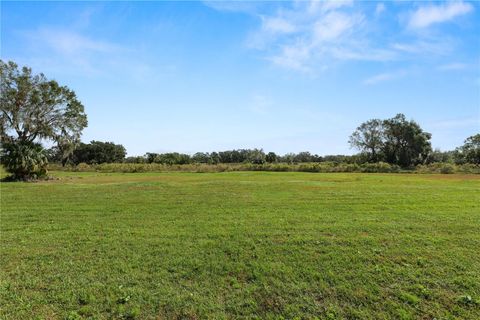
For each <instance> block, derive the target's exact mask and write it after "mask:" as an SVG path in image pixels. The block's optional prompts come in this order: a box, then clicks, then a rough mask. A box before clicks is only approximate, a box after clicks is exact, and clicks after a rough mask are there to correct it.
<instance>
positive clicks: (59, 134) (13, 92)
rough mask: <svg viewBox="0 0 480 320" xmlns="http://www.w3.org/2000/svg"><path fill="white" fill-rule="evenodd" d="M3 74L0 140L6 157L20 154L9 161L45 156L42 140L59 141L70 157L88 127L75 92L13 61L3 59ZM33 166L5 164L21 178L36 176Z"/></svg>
mask: <svg viewBox="0 0 480 320" xmlns="http://www.w3.org/2000/svg"><path fill="white" fill-rule="evenodd" d="M0 77H1V84H0V111H1V114H0V142H1V143H2V146H3V150H5V152H6V153H5V154H4V156H5V157H13V156H16V157H18V158H17V159H16V160H15V159H11V160H12V161H8V163H22V161H20V159H22V158H23V159H26V158H30V157H33V158H37V159H40V158H42V159H43V156H44V155H45V152H44V150H43V148H42V147H41V145H39V144H38V141H39V140H40V139H41V140H47V141H52V142H54V143H56V145H57V147H58V149H59V150H60V151H61V152H62V153H63V154H62V158H67V157H68V156H69V155H70V154H71V153H72V152H73V149H74V147H75V145H76V144H77V143H78V142H79V140H80V135H81V132H82V130H83V129H84V128H85V127H86V126H87V116H86V115H85V112H84V107H83V105H82V104H81V103H80V101H79V100H78V99H77V97H76V95H75V92H73V91H72V90H70V89H69V88H67V87H65V86H60V85H59V84H58V83H57V82H56V81H54V80H47V78H46V77H45V76H44V75H43V74H38V75H34V74H32V70H31V69H30V68H27V67H23V68H22V69H21V70H20V69H19V68H18V65H17V64H16V63H14V62H12V61H9V62H4V61H3V60H0ZM14 150H15V151H14ZM35 152H40V153H41V154H38V155H34V154H33V153H35ZM14 160H15V161H14ZM37 165H42V166H43V168H42V170H41V171H44V169H45V168H46V165H47V162H46V161H40V162H38V163H37ZM33 167H35V166H33ZM33 167H32V166H26V167H25V168H20V167H18V166H16V165H15V166H12V167H10V166H9V165H8V164H6V169H7V170H8V171H9V172H10V173H12V174H13V175H14V176H16V177H17V178H19V179H25V178H29V176H30V175H36V173H35V172H33V171H29V169H27V168H33Z"/></svg>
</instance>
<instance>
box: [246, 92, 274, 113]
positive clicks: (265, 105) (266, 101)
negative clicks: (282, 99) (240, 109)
mask: <svg viewBox="0 0 480 320" xmlns="http://www.w3.org/2000/svg"><path fill="white" fill-rule="evenodd" d="M272 104H273V102H272V100H271V99H270V98H269V97H267V96H265V95H260V94H255V95H253V97H252V102H251V104H250V110H251V111H252V112H253V113H256V114H267V113H268V110H269V108H270V107H271V106H272Z"/></svg>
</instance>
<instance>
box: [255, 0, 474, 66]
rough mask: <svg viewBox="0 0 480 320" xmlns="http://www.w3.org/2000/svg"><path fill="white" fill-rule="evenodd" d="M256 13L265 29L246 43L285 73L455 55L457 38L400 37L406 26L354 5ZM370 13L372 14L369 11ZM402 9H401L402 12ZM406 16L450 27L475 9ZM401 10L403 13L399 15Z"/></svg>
mask: <svg viewBox="0 0 480 320" xmlns="http://www.w3.org/2000/svg"><path fill="white" fill-rule="evenodd" d="M269 4H270V6H268V7H263V9H264V10H260V11H262V12H261V13H260V12H256V13H253V14H252V15H253V16H255V17H259V18H260V20H261V24H260V26H259V27H258V28H256V29H255V30H253V31H252V32H251V33H250V35H249V37H248V40H247V45H248V46H249V47H250V48H251V49H256V50H259V51H262V53H263V54H264V58H265V59H266V60H268V61H271V62H272V63H273V64H275V65H277V66H280V67H282V68H286V69H291V70H295V71H300V72H306V73H311V74H313V75H315V73H317V72H319V71H321V70H324V69H327V68H329V67H330V66H331V65H332V64H335V63H337V62H345V61H349V60H355V61H381V62H387V61H401V60H404V61H406V60H409V59H412V58H418V57H422V56H423V57H428V58H429V59H431V57H432V56H433V55H435V56H447V55H449V54H451V53H452V52H454V51H455V47H456V45H457V44H459V42H460V40H459V39H458V37H453V36H452V35H451V34H448V33H443V34H432V33H425V32H423V33H422V32H414V33H407V34H405V33H402V32H399V30H398V29H401V28H403V25H398V26H392V25H390V24H388V26H384V25H381V24H380V21H379V19H372V17H373V18H374V17H375V16H378V15H380V14H382V13H383V12H384V11H385V10H386V6H385V4H384V3H377V4H376V5H375V6H373V8H374V10H375V11H373V12H372V9H371V8H372V7H370V6H368V7H367V6H363V5H362V4H358V3H355V2H353V1H302V0H298V1H294V2H293V3H284V2H280V3H276V4H271V3H269ZM367 8H370V9H369V10H370V11H368V10H367ZM402 8H403V7H402ZM416 8H417V10H416V11H414V13H412V12H408V9H407V11H404V12H403V13H405V14H408V18H410V20H409V21H410V22H409V23H410V24H411V25H412V26H415V27H420V26H422V27H425V26H428V25H430V24H433V23H436V22H440V21H447V20H448V19H453V18H454V17H456V16H458V15H460V14H462V13H466V12H468V11H471V10H472V8H473V7H472V5H471V4H468V3H463V2H450V3H448V2H447V3H445V4H442V5H429V6H423V7H416ZM401 10H403V9H401Z"/></svg>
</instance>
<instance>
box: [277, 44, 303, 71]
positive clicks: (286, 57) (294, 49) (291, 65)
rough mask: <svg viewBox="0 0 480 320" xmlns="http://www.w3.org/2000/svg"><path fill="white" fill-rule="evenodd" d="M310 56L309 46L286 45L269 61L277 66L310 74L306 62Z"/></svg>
mask: <svg viewBox="0 0 480 320" xmlns="http://www.w3.org/2000/svg"><path fill="white" fill-rule="evenodd" d="M310 56H311V46H310V45H306V44H301V43H299V44H293V45H286V46H284V47H283V48H282V51H281V52H280V53H279V54H277V55H275V56H273V57H271V58H270V60H271V61H272V62H273V63H275V64H276V65H278V66H281V67H284V68H287V69H292V70H296V71H302V72H310V71H311V69H310V68H309V67H308V66H307V61H308V60H309V59H310Z"/></svg>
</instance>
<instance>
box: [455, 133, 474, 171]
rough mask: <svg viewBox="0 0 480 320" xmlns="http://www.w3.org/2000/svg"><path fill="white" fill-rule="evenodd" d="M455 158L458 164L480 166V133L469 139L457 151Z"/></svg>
mask: <svg viewBox="0 0 480 320" xmlns="http://www.w3.org/2000/svg"><path fill="white" fill-rule="evenodd" d="M453 158H454V159H455V162H456V163H457V164H464V163H475V164H480V133H478V134H476V135H473V136H471V137H468V138H467V139H466V140H465V142H464V144H463V146H461V147H458V148H457V149H455V151H454V152H453Z"/></svg>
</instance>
